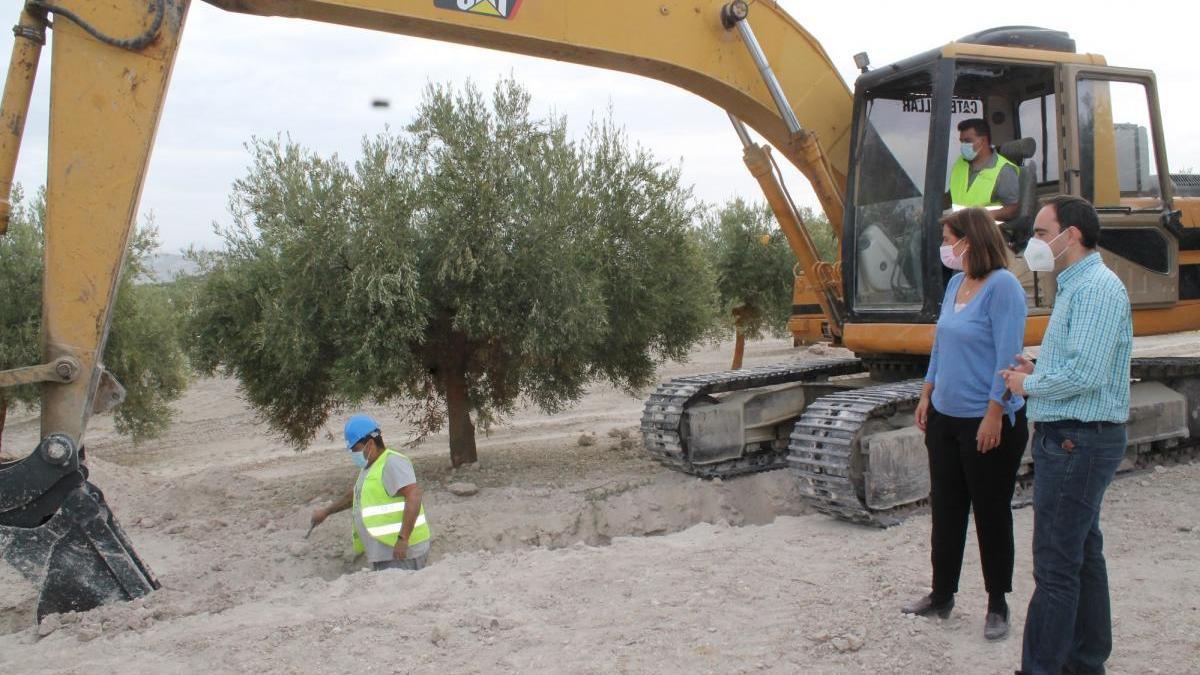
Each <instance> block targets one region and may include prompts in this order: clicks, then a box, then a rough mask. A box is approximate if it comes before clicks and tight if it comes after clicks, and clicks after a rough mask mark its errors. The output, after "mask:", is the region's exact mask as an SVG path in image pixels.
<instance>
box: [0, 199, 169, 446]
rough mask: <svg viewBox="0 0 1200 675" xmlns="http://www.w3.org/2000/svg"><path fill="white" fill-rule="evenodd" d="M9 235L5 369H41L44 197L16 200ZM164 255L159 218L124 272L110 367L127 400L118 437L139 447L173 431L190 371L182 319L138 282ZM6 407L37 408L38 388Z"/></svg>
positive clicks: (3, 299) (0, 329) (0, 251)
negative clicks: (174, 408)
mask: <svg viewBox="0 0 1200 675" xmlns="http://www.w3.org/2000/svg"><path fill="white" fill-rule="evenodd" d="M13 205H14V209H13V215H12V219H11V221H10V223H9V231H8V234H7V235H6V236H5V237H3V238H0V368H3V369H7V368H18V367H22V366H29V365H35V364H37V363H40V362H41V347H40V330H41V311H42V270H43V259H42V255H43V253H42V246H43V235H44V223H45V193H44V191H39V192H38V194H37V196H36V197H34V199H33V200H32V201H31V202H29V203H25V200H24V199H23V196H22V195H21V194H20V192H19V191H14V195H13ZM157 247H158V230H157V228H156V227H155V226H154V222H153V218H148V219H147V222H146V224H145V225H143V226H142V227H140V228H137V229H136V230H135V231H134V233H133V235H132V236H131V237H130V242H129V252H128V254H127V255H126V259H125V268H124V270H123V271H122V274H121V281H120V283H119V284H118V287H117V288H118V290H117V302H116V305H115V306H114V308H113V316H112V323H111V328H110V330H109V338H108V344H107V345H106V347H105V351H104V365H105V367H106V368H107V369H108V370H109V372H111V373H112V374H113V376H115V377H116V378H117V380H118V381H119V382H120V383H121V384H122V385H124V386H125V389H126V392H127V396H126V399H125V401H124V403H122V404H121V405H120V406H119V407H118V408H117V409H116V410H115V411H114V417H115V426H116V429H117V431H118V432H120V433H122V434H125V435H127V436H129V437H130V438H131V439H132V440H133V441H134V442H141V441H143V440H146V439H149V438H153V437H155V436H157V435H158V434H160V433H161V432H162V431H163V430H164V429H165V428H166V426H167V424H169V423H170V419H171V407H170V404H171V402H172V401H174V400H175V399H177V398H179V396H180V394H182V393H183V390H184V388H185V387H186V386H187V376H188V368H187V362H186V360H185V358H184V351H183V349H182V340H183V336H182V333H181V332H180V325H181V318H182V317H181V316H180V315H178V314H177V313H176V312H175V311H174V309H173V307H172V305H171V304H170V303H169V302H168V301H167V299H166V295H165V294H164V291H163V290H162V289H160V288H155V287H153V286H146V285H135V284H134V280H135V279H137V278H138V277H139V276H141V275H144V274H145V273H146V272H147V270H148V265H149V259H150V256H151V255H152V254H153V252H154V250H155V249H156V248H157ZM3 395H4V396H5V398H6V399H7V400H6V401H3V402H0V403H3V404H4V405H7V406H12V405H16V404H19V403H24V404H27V405H31V404H33V403H35V402H37V400H38V396H39V390H38V388H37V387H36V386H25V387H16V388H12V389H7V390H5V391H4V394H3Z"/></svg>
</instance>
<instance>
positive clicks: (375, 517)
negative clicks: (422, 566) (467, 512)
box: [354, 449, 429, 553]
mask: <svg viewBox="0 0 1200 675" xmlns="http://www.w3.org/2000/svg"><path fill="white" fill-rule="evenodd" d="M391 457H399V458H401V459H404V460H406V461H407V460H408V458H407V457H405V456H404V455H402V454H400V453H398V452H396V451H394V450H387V449H385V450H384V451H383V454H382V455H380V456H379V457H378V458H377V459H376V460H375V462H374V463H373V464H371V466H370V468H368V469H367V477H366V478H365V479H364V480H363V483H362V490H361V491H360V490H355V491H354V511H355V512H356V513H359V514H360V515H361V516H362V521H363V527H365V528H366V530H367V533H368V534H370V535H371V536H372V537H374V538H375V539H377V540H378V541H379V542H381V543H383V544H386V545H387V546H395V545H396V541H397V540H398V539H400V528H401V527H402V526H403V524H404V496H403V495H399V494H398V495H396V496H395V497H393V496H391V495H389V494H388V493H387V489H386V488H384V486H383V467H384V465H385V464H387V461H388V459H389V458H391ZM428 540H429V524H428V523H427V522H425V505H424V504H422V505H421V511H420V513H418V514H417V522H416V523H415V524H414V525H413V531H412V534H410V535H409V537H408V545H409V546H415V545H417V544H420V543H422V542H425V541H428ZM363 550H364V549H363V545H362V541H360V540H359V538H358V528H357V527H355V528H354V552H355V553H362V552H363Z"/></svg>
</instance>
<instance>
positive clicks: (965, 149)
mask: <svg viewBox="0 0 1200 675" xmlns="http://www.w3.org/2000/svg"><path fill="white" fill-rule="evenodd" d="M959 152H961V153H962V156H963V159H965V160H967V161H968V162H970V161H974V159H975V158H976V157H978V156H979V151H978V150H976V149H975V144H974V143H963V144H962V148H961V149H960V150H959Z"/></svg>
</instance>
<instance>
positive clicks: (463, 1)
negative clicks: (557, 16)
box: [433, 0, 521, 19]
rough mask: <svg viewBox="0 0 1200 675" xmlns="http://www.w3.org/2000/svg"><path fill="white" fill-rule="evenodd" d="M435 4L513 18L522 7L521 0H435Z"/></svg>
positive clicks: (475, 12) (438, 6) (462, 10)
mask: <svg viewBox="0 0 1200 675" xmlns="http://www.w3.org/2000/svg"><path fill="white" fill-rule="evenodd" d="M433 6H434V7H437V8H439V9H452V10H455V11H458V12H470V13H471V14H483V15H484V16H494V17H496V18H497V19H512V18H514V17H515V16H516V15H517V10H518V9H519V8H520V7H521V0H433Z"/></svg>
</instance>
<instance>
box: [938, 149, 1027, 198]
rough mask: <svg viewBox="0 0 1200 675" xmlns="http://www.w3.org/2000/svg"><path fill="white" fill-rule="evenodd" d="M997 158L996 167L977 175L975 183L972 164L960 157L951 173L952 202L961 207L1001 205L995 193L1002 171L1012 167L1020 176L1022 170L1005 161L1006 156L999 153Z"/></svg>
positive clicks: (996, 154)
mask: <svg viewBox="0 0 1200 675" xmlns="http://www.w3.org/2000/svg"><path fill="white" fill-rule="evenodd" d="M995 156H996V165H995V166H993V167H991V168H988V169H984V170H982V171H980V172H979V173H977V174H975V180H973V181H972V180H970V178H971V171H970V167H971V165H970V163H969V162H967V160H965V159H963V158H962V157H959V158H958V161H956V162H955V163H954V168H953V169H952V170H951V171H950V201H952V202H954V203H955V204H957V205H960V206H995V205H999V202H997V201H994V199H993V193H994V192H995V191H996V179H998V178H999V177H1000V170H1001V169H1003V168H1004V167H1006V166H1011V167H1012V168H1013V170H1014V171H1016V172H1017V174H1018V175H1020V171H1021V170H1020V169H1018V168H1017V165H1016V164H1013V163H1012V162H1010V161H1008V160H1007V159H1005V158H1004V155H1001V154H1000V153H998V152H997V153H995ZM968 182H970V185H969V186H968Z"/></svg>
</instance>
